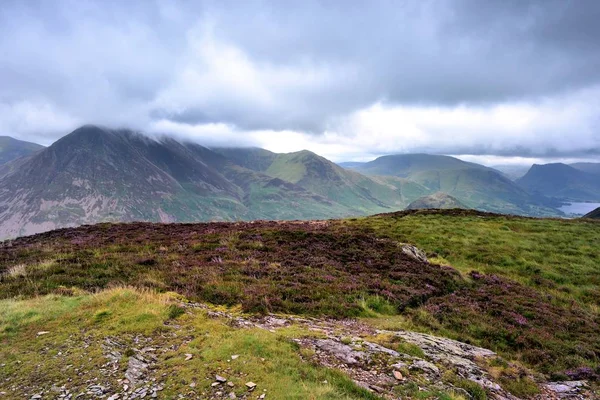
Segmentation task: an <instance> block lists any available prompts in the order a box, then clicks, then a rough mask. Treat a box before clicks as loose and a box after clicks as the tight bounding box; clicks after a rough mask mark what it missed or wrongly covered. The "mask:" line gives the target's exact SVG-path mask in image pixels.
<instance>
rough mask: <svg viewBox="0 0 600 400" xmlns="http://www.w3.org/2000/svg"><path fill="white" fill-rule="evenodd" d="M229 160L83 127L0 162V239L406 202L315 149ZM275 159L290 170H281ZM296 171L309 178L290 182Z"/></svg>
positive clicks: (345, 212)
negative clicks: (298, 154)
mask: <svg viewBox="0 0 600 400" xmlns="http://www.w3.org/2000/svg"><path fill="white" fill-rule="evenodd" d="M224 153H227V152H225V151H224ZM228 154H229V156H230V157H232V158H233V159H231V158H228V157H226V156H225V155H224V154H223V153H218V152H215V151H213V150H211V149H208V148H206V147H203V146H200V145H197V144H192V143H181V142H178V141H176V140H173V139H169V138H162V139H158V140H154V139H150V138H148V137H146V136H143V135H141V134H138V133H134V132H131V131H127V130H110V129H105V128H100V127H96V126H84V127H81V128H79V129H77V130H75V131H74V132H72V133H71V134H69V135H67V136H65V137H63V138H62V139H60V140H58V141H57V142H56V143H54V144H53V145H52V146H50V147H48V148H46V149H43V150H41V151H39V152H37V153H35V154H32V155H30V156H29V157H25V158H20V159H17V160H13V161H12V162H9V163H6V164H4V165H1V166H0V238H6V237H13V236H18V235H26V234H31V233H36V232H42V231H46V230H50V229H55V228H60V227H68V226H75V225H80V224H86V223H95V222H102V221H134V220H139V221H161V222H173V221H180V222H191V221H212V220H251V219H326V218H339V217H344V216H352V215H365V214H370V213H377V212H383V211H393V210H397V209H401V208H403V206H404V205H405V204H404V203H403V202H402V201H400V200H397V199H399V198H400V197H399V196H398V195H397V192H398V189H397V188H395V187H393V186H388V185H383V184H380V183H377V182H375V181H374V180H372V179H370V178H367V177H365V176H362V175H360V174H358V173H354V172H349V171H346V170H344V169H342V168H340V167H338V166H335V165H334V164H333V163H331V162H329V161H327V160H325V159H323V158H321V157H318V156H316V155H314V154H312V153H310V154H304V156H305V157H304V158H302V159H301V160H296V159H294V157H291V158H289V159H287V160H286V161H284V159H285V158H286V157H288V156H289V155H274V153H270V152H268V151H266V150H265V151H263V150H260V149H251V150H250V151H249V154H246V153H243V152H241V151H238V152H237V153H235V154H234V153H231V152H229V153H228ZM231 154H234V156H232V155H231ZM253 154H254V155H255V156H252V155H253ZM264 159H272V160H273V162H271V164H269V165H268V167H267V165H266V164H267V163H266V162H264ZM275 160H277V162H278V163H279V164H276V165H280V166H282V168H283V167H285V168H284V169H282V170H279V171H278V172H279V173H275V172H273V171H276V170H277V169H276V165H275V166H274V161H275ZM315 163H317V164H319V165H320V167H316V166H315V165H316V164H315ZM240 164H243V165H240ZM244 165H245V166H247V167H252V168H256V169H258V170H253V169H250V168H247V167H245V166H244ZM270 168H271V169H270ZM295 168H297V169H298V170H300V169H301V170H302V171H303V172H302V174H305V175H304V176H300V175H298V176H297V177H295V176H291V175H290V176H286V173H289V172H290V171H294V169H295ZM318 168H321V169H322V171H321V172H323V171H325V170H327V171H329V172H327V173H325V175H319V172H318V171H317V169H318ZM269 169H270V170H269ZM260 170H265V172H261V171H260ZM267 170H269V171H267ZM286 171H287V172H286ZM328 174H329V175H328ZM280 175H281V176H280ZM380 199H385V201H386V202H384V201H382V200H380ZM406 204H407V203H406Z"/></svg>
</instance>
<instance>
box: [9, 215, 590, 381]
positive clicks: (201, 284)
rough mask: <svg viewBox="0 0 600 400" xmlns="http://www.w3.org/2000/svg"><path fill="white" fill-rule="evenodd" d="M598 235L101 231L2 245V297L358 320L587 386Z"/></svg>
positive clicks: (433, 221)
mask: <svg viewBox="0 0 600 400" xmlns="http://www.w3.org/2000/svg"><path fill="white" fill-rule="evenodd" d="M599 229H600V226H599V225H598V224H597V223H594V222H590V221H589V220H569V221H566V220H540V219H527V218H517V217H506V216H501V215H488V214H481V213H477V212H474V211H466V210H463V211H449V212H445V213H440V212H430V211H429V212H427V211H417V212H403V213H396V214H390V215H382V216H376V217H369V218H362V219H354V220H343V221H329V222H296V223H283V222H254V223H235V224H228V223H218V224H217V223H213V224H188V225H177V224H170V225H154V224H141V223H136V224H116V225H111V224H102V225H96V226H87V227H81V228H76V229H66V230H60V231H53V232H49V233H45V234H40V235H37V236H33V237H25V238H20V239H17V240H15V241H12V242H8V243H5V244H4V245H3V246H2V248H1V249H0V266H1V267H0V268H1V270H0V273H2V279H1V281H0V296H2V297H3V298H6V299H11V298H15V296H16V297H19V298H31V297H32V296H40V295H52V294H54V295H57V294H67V295H73V294H76V293H81V291H95V290H102V289H107V288H110V287H113V286H115V285H133V286H135V287H138V288H145V289H147V290H156V291H158V292H167V291H173V292H177V293H178V294H180V295H182V296H185V298H187V299H190V300H194V301H203V302H209V303H213V304H220V305H225V306H229V307H240V309H241V310H242V311H243V312H246V313H250V314H256V313H258V314H262V313H268V312H277V313H291V314H297V315H308V316H331V317H336V318H340V317H362V318H365V317H366V319H363V320H364V321H365V323H366V324H367V325H372V326H377V327H379V328H383V329H392V328H394V329H398V328H402V329H411V330H418V331H425V332H432V333H435V334H438V335H443V336H447V337H450V338H454V339H458V340H461V341H466V342H470V343H474V344H477V345H481V346H484V347H487V348H490V349H492V350H494V351H497V352H499V353H500V354H501V355H502V356H503V357H505V358H507V359H508V360H512V361H513V362H517V363H521V364H523V365H525V366H527V367H528V368H531V369H533V370H534V371H537V372H539V373H543V374H546V376H547V377H550V378H552V379H567V378H568V377H582V378H585V377H588V378H590V377H593V376H595V374H598V373H600V370H599V369H598V368H599V363H598V360H599V356H600V340H599V339H600V337H599V336H598V332H600V315H599V306H600V304H599V302H598V299H599V298H600V295H599V294H600V282H599V281H598V276H599V273H598V272H599V271H598V258H599V257H600V254H599V253H598V249H599V248H600V243H599V238H600V235H598V230H599ZM400 242H410V243H414V244H416V245H418V246H420V247H421V248H423V249H425V251H426V252H427V253H429V255H430V257H432V260H433V263H432V264H428V263H423V262H420V261H417V260H414V259H412V258H411V257H409V256H407V255H406V254H404V253H403V251H401V249H400V247H399V243H400ZM438 264H442V265H452V267H449V266H443V267H440V266H439V265H438ZM11 301H12V300H11ZM61 301H62V300H61ZM98 307H99V308H100V306H98ZM107 307H108V309H109V310H110V306H107ZM6 318H8V317H5V319H6ZM102 318H103V317H102ZM12 329H13V328H8V330H7V328H4V331H5V332H8V333H10V331H11V330H12ZM39 329H42V328H39ZM586 371H587V372H586ZM594 371H596V372H594Z"/></svg>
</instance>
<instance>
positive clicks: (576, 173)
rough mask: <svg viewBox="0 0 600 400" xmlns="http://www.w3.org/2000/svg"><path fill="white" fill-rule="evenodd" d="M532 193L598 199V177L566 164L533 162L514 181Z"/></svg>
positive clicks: (581, 199) (580, 199) (599, 190)
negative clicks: (525, 172)
mask: <svg viewBox="0 0 600 400" xmlns="http://www.w3.org/2000/svg"><path fill="white" fill-rule="evenodd" d="M516 182H517V183H518V184H519V185H521V186H522V187H523V188H525V189H527V190H529V191H530V192H533V193H540V194H542V195H544V196H551V197H555V198H559V199H562V200H570V201H600V178H598V176H597V175H594V174H590V173H587V172H584V171H581V170H579V169H576V168H573V167H571V166H569V165H566V164H561V163H555V164H545V165H537V164H534V165H533V166H532V167H531V169H530V170H529V171H528V172H527V174H526V175H525V176H524V177H522V178H520V179H518V180H517V181H516Z"/></svg>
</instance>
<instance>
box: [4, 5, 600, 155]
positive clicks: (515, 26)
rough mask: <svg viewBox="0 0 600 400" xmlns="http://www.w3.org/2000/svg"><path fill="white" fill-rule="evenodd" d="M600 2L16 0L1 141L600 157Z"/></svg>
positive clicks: (9, 28) (8, 15)
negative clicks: (84, 139) (137, 137)
mask: <svg viewBox="0 0 600 400" xmlns="http://www.w3.org/2000/svg"><path fill="white" fill-rule="evenodd" d="M598 21H600V1H598V0H589V1H586V0H572V1H569V0H555V1H554V0H540V1H522V0H512V1H511V0H501V1H500V0H499V1H492V0H472V1H469V0H456V1H452V0H439V1H427V0H415V1H400V0H396V1H371V0H370V1H356V2H353V1H349V0H343V1H342V0H340V1H334V0H328V1H310V0H308V1H307V0H303V1H281V0H277V1H276V0H274V1H247V0H244V1H236V2H233V1H224V0H220V1H214V2H213V1H204V2H203V1H197V0H195V1H174V0H168V1H167V0H165V1H159V0H156V1H153V0H140V1H135V0H127V1H121V0H119V1H110V0H98V1H84V0H39V1H34V0H2V1H1V2H0V134H5V135H10V136H13V137H16V138H19V139H24V140H29V141H34V142H38V143H41V144H50V143H52V142H53V141H54V140H56V139H57V138H59V137H60V136H63V135H65V134H67V133H69V132H70V131H72V130H73V129H75V128H76V127H78V126H79V125H82V124H86V123H95V124H101V125H105V126H109V127H129V128H132V129H136V130H141V131H144V132H148V133H167V134H174V135H178V136H183V137H186V138H193V139H194V140H195V141H198V142H199V143H202V144H205V145H209V146H211V145H256V146H260V147H265V148H268V149H270V150H273V151H278V152H288V151H296V150H301V149H305V148H306V149H310V150H313V151H315V152H317V153H319V154H322V155H324V156H326V157H328V158H330V159H333V160H334V161H344V160H368V159H372V158H374V157H375V156H378V155H382V154H391V153H407V152H431V153H440V154H455V155H456V154H460V155H465V157H471V159H472V160H479V161H485V162H487V163H494V162H498V163H504V162H517V161H519V160H526V161H525V162H527V161H528V160H551V159H585V160H599V161H600V107H599V105H600V23H599V22H598Z"/></svg>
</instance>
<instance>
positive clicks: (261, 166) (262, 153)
mask: <svg viewBox="0 0 600 400" xmlns="http://www.w3.org/2000/svg"><path fill="white" fill-rule="evenodd" d="M213 150H214V151H216V152H217V153H220V154H222V155H224V156H225V157H227V158H228V159H229V160H231V161H232V162H234V163H235V164H237V165H239V166H241V167H244V168H247V169H251V170H253V171H259V172H265V171H266V170H267V169H268V168H269V166H271V164H272V163H273V161H275V158H277V154H276V153H273V152H271V151H269V150H265V149H261V148H258V147H233V148H226V147H223V148H216V149H213Z"/></svg>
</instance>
